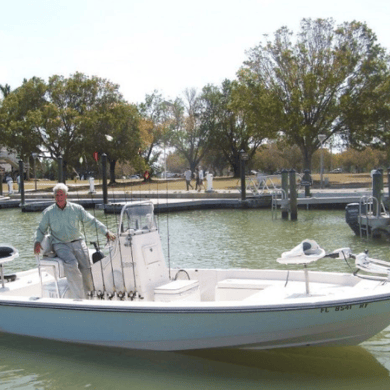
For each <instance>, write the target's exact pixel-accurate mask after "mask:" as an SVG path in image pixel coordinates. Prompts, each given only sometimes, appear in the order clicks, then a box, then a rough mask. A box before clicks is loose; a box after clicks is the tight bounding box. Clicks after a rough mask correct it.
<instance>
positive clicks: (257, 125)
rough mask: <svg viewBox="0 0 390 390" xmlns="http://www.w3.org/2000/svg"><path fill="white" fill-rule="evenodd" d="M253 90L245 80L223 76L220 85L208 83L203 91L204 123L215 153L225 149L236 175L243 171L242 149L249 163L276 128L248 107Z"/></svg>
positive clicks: (224, 151) (227, 159)
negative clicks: (241, 165)
mask: <svg viewBox="0 0 390 390" xmlns="http://www.w3.org/2000/svg"><path fill="white" fill-rule="evenodd" d="M250 92H251V90H250V89H248V87H247V86H246V85H245V84H244V83H241V84H239V83H237V82H232V81H230V80H224V81H223V83H222V85H221V87H216V86H213V85H208V86H206V87H205V88H204V89H203V93H202V100H203V102H204V106H205V108H204V112H203V123H204V126H205V127H206V128H208V129H209V132H210V140H211V142H212V143H211V146H210V147H211V150H212V151H213V152H215V153H216V155H218V153H220V152H222V153H223V155H224V157H225V159H226V161H227V162H228V163H229V165H230V166H231V167H232V170H233V172H234V176H235V177H238V176H239V175H240V152H241V151H245V152H246V153H247V154H248V156H249V163H248V165H249V166H250V164H251V159H252V157H253V156H254V154H255V153H256V150H257V148H258V147H259V146H260V145H261V144H262V142H264V140H265V139H266V138H267V137H268V136H269V135H270V134H272V130H273V129H274V125H272V126H268V125H267V123H266V122H265V121H264V120H259V117H260V116H261V114H259V113H255V114H254V111H252V110H251V109H250V108H249V106H250V104H249V103H248V99H246V98H245V94H247V93H250ZM263 102H268V99H267V98H265V99H263ZM262 107H264V105H263V103H262V104H261V105H260V109H259V112H263V111H262V109H261V108H262Z"/></svg>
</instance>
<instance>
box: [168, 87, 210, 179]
mask: <svg viewBox="0 0 390 390" xmlns="http://www.w3.org/2000/svg"><path fill="white" fill-rule="evenodd" d="M169 106H170V108H171V115H172V122H171V128H172V132H171V134H170V145H171V146H173V147H175V148H176V151H177V152H178V153H179V154H181V155H182V156H183V157H184V158H185V160H186V161H187V162H188V165H189V167H190V169H191V171H193V172H194V170H195V168H196V166H197V165H198V164H199V163H200V161H201V160H202V158H203V156H204V155H205V153H206V152H207V150H208V148H209V144H210V128H209V127H208V126H207V125H206V124H205V123H204V121H203V110H204V107H203V100H202V99H201V97H200V96H199V95H198V93H197V92H196V90H195V89H186V90H185V91H184V100H181V99H176V100H175V102H174V103H172V104H170V105H169Z"/></svg>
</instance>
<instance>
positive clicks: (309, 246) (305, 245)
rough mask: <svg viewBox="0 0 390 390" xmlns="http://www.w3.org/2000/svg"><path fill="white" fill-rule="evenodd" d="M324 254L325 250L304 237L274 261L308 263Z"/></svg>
mask: <svg viewBox="0 0 390 390" xmlns="http://www.w3.org/2000/svg"><path fill="white" fill-rule="evenodd" d="M325 254H326V253H325V250H324V249H322V248H321V247H320V246H319V245H318V244H317V243H316V242H315V241H314V240H309V239H306V240H303V241H302V242H301V243H300V244H299V245H297V246H296V247H295V248H293V249H291V250H290V251H288V252H283V253H282V257H280V258H279V259H277V260H276V261H277V262H278V263H281V264H308V263H312V262H313V261H317V260H318V259H321V258H323V257H324V256H325Z"/></svg>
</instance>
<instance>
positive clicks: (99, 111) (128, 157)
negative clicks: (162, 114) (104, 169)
mask: <svg viewBox="0 0 390 390" xmlns="http://www.w3.org/2000/svg"><path fill="white" fill-rule="evenodd" d="M89 119H90V122H89V128H88V130H87V131H86V132H85V134H87V136H86V137H85V143H86V144H87V145H90V147H89V148H88V150H89V152H88V155H89V156H92V155H93V152H95V151H97V152H98V153H99V155H100V156H101V155H102V154H103V153H105V154H106V155H107V160H108V162H109V165H110V183H109V184H110V185H112V184H114V183H115V182H116V175H115V167H116V164H117V163H118V162H120V163H125V162H129V163H130V164H131V165H132V166H134V167H136V168H137V170H138V171H140V170H141V169H142V168H143V167H144V165H143V159H142V158H141V157H140V156H139V153H138V151H139V149H140V146H141V140H140V132H139V120H140V118H139V113H138V110H137V107H136V106H135V105H132V104H128V103H126V102H124V101H119V102H116V103H111V104H109V105H106V104H103V105H101V106H97V107H96V111H95V112H94V113H93V115H91V117H90V118H89Z"/></svg>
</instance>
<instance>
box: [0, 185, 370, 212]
mask: <svg viewBox="0 0 390 390" xmlns="http://www.w3.org/2000/svg"><path fill="white" fill-rule="evenodd" d="M368 195H371V191H370V190H368V189H366V188H364V189H353V190H348V189H337V190H331V189H326V190H316V191H315V192H314V191H313V193H312V196H311V197H304V194H301V193H300V194H298V199H297V201H298V207H299V208H306V209H318V208H332V209H344V208H345V206H346V205H347V204H349V203H355V202H359V200H360V198H361V197H362V196H368ZM68 199H69V200H70V201H71V202H75V203H78V204H80V205H82V206H83V207H84V208H86V209H104V210H105V212H106V213H116V212H118V210H120V209H121V208H122V206H123V204H124V203H126V202H133V201H142V200H151V201H152V202H153V204H154V207H155V210H156V213H159V212H161V213H163V212H166V211H189V210H209V209H251V208H271V203H272V194H271V193H263V194H261V195H259V196H247V198H246V199H245V200H241V194H240V192H239V191H213V192H212V193H208V192H201V193H200V192H196V191H188V192H186V191H183V192H181V191H164V192H160V193H159V192H148V191H143V192H142V191H139V192H133V193H132V194H131V196H129V195H128V194H126V193H125V192H124V191H115V193H111V194H110V196H109V197H108V203H107V204H105V205H104V204H103V196H102V193H96V194H90V193H88V192H86V191H84V192H82V191H80V192H77V193H74V192H69V194H68ZM274 201H275V202H276V205H277V207H278V208H279V207H280V206H281V204H282V202H283V201H281V200H280V199H274ZM53 203H54V197H53V195H52V193H47V192H45V193H44V192H42V193H41V192H38V193H36V192H26V195H25V202H24V204H23V205H22V204H21V199H20V194H12V195H10V196H7V197H3V198H0V209H5V208H20V209H21V211H23V212H41V211H43V210H44V209H45V208H47V207H48V206H50V205H51V204H53Z"/></svg>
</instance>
